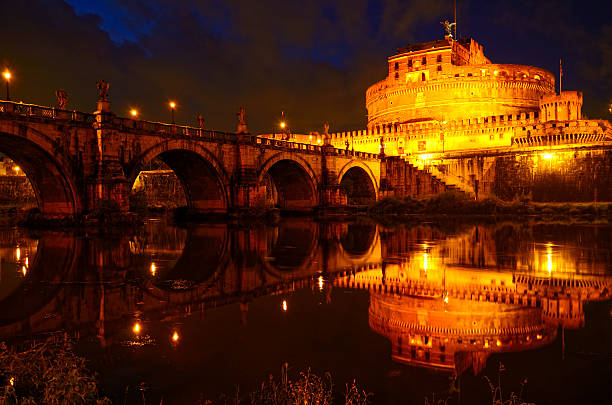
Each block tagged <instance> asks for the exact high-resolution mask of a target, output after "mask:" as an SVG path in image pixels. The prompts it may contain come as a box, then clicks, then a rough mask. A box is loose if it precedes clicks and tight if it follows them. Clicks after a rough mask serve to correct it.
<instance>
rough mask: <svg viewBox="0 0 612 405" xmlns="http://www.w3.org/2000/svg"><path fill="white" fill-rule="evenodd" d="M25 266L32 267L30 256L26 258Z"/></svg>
mask: <svg viewBox="0 0 612 405" xmlns="http://www.w3.org/2000/svg"><path fill="white" fill-rule="evenodd" d="M25 266H26V267H30V260H28V256H26V257H25Z"/></svg>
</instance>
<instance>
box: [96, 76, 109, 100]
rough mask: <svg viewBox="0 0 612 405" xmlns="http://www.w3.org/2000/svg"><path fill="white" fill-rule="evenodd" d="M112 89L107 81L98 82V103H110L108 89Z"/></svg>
mask: <svg viewBox="0 0 612 405" xmlns="http://www.w3.org/2000/svg"><path fill="white" fill-rule="evenodd" d="M109 88H110V83H108V82H107V81H106V80H99V81H98V101H108V89H109Z"/></svg>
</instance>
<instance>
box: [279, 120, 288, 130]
mask: <svg viewBox="0 0 612 405" xmlns="http://www.w3.org/2000/svg"><path fill="white" fill-rule="evenodd" d="M286 126H287V124H285V121H283V122H281V123H280V127H281V128H283V129H284V128H285V127H286Z"/></svg>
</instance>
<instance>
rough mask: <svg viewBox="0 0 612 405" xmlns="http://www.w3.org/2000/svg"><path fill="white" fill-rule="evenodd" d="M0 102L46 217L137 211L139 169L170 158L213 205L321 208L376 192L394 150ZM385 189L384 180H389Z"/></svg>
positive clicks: (189, 189) (3, 147)
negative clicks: (132, 205)
mask: <svg viewBox="0 0 612 405" xmlns="http://www.w3.org/2000/svg"><path fill="white" fill-rule="evenodd" d="M98 108H99V110H98V111H96V112H95V113H93V114H90V113H83V112H78V111H67V110H60V109H56V108H50V107H42V106H37V105H31V104H23V103H14V102H8V101H2V102H0V152H2V153H4V154H6V155H7V156H8V157H10V158H11V159H13V160H14V161H15V162H16V164H17V165H19V166H20V167H21V168H22V169H23V171H24V173H25V174H26V175H27V176H28V178H29V180H30V183H31V184H32V187H33V189H34V192H35V194H36V197H37V200H38V206H39V208H40V211H41V213H42V214H43V216H45V217H49V218H53V217H73V216H77V215H81V214H84V213H87V212H91V211H93V210H95V209H97V208H99V207H100V206H102V205H103V204H109V202H112V204H113V205H115V207H116V208H118V209H120V210H121V211H127V210H129V195H130V191H131V189H132V185H133V184H134V181H135V179H136V177H137V176H138V174H139V172H140V171H141V170H142V169H143V168H144V167H145V166H146V165H147V164H148V163H149V162H151V161H152V160H153V159H156V158H157V159H160V160H161V161H163V162H164V163H165V164H166V165H167V166H169V167H170V168H171V169H172V170H173V171H174V173H175V174H176V175H177V177H178V178H179V179H180V181H181V184H182V186H183V189H184V191H185V195H186V199H187V204H188V207H189V208H191V209H193V210H194V211H197V212H203V213H228V212H237V211H240V210H245V209H253V208H272V207H276V208H279V209H283V210H312V209H316V208H326V207H337V206H343V205H346V204H347V203H353V204H355V203H361V204H363V203H365V202H366V201H371V200H375V199H377V198H378V197H379V195H380V193H381V191H382V190H381V183H384V178H385V165H384V159H382V160H381V157H380V156H379V155H374V154H370V153H363V152H353V153H351V152H349V151H345V150H341V149H335V148H334V147H333V146H331V145H304V144H298V143H292V142H285V141H277V140H270V139H263V138H259V137H256V136H253V135H250V134H248V133H240V134H235V133H227V132H219V131H213V130H204V129H201V128H194V127H187V126H180V125H174V124H164V123H158V122H147V121H140V120H135V119H128V118H120V117H117V116H115V115H114V114H112V113H111V112H110V106H109V105H106V107H105V105H104V104H102V105H100V102H99V105H98ZM383 188H384V187H383Z"/></svg>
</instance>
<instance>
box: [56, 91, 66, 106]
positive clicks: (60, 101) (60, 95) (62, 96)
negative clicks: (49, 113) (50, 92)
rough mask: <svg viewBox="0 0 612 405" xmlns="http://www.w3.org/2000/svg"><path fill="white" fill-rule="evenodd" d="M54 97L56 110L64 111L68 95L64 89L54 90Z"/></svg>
mask: <svg viewBox="0 0 612 405" xmlns="http://www.w3.org/2000/svg"><path fill="white" fill-rule="evenodd" d="M55 97H57V108H59V109H60V110H65V109H66V106H67V105H68V93H67V92H66V90H64V89H58V90H55Z"/></svg>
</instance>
